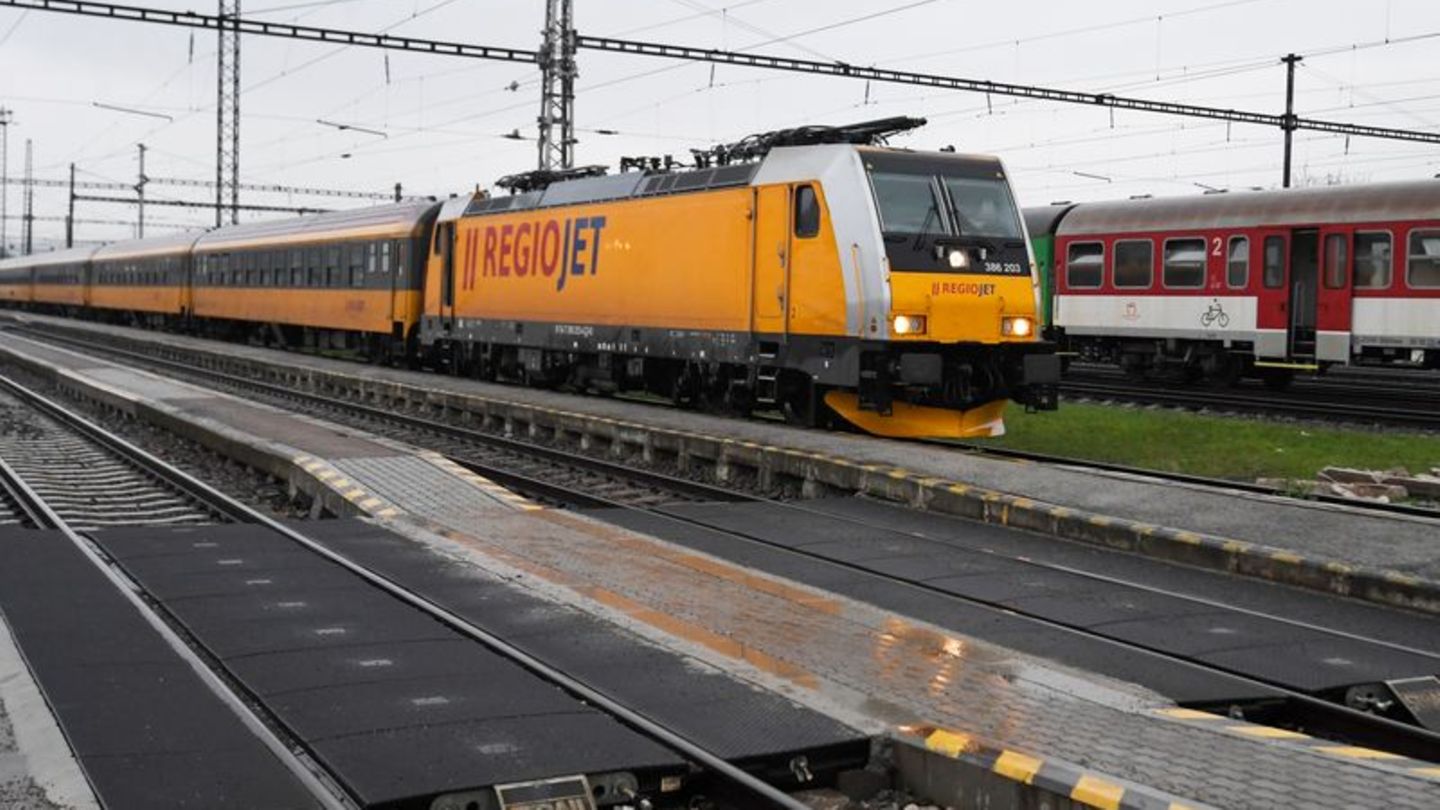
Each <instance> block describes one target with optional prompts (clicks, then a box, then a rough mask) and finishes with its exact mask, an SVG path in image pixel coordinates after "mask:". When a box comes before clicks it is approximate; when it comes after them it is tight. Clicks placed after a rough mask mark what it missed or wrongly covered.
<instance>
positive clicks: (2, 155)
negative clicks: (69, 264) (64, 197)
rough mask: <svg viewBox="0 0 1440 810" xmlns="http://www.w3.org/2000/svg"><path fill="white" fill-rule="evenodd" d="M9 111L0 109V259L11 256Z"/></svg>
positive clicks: (10, 120)
mask: <svg viewBox="0 0 1440 810" xmlns="http://www.w3.org/2000/svg"><path fill="white" fill-rule="evenodd" d="M10 115H11V113H10V111H9V110H7V109H5V108H3V107H0V259H3V258H5V257H6V256H8V255H9V254H10V248H9V247H8V245H7V244H6V236H7V234H6V233H5V230H6V229H5V223H6V218H7V217H8V216H9V213H10V211H9V208H8V204H9V201H10V124H11V123H12V122H13V120H14V119H12V118H11V117H10Z"/></svg>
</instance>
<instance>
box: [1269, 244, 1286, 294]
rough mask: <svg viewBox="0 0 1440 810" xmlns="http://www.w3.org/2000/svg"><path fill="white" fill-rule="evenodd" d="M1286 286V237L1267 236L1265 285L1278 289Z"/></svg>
mask: <svg viewBox="0 0 1440 810" xmlns="http://www.w3.org/2000/svg"><path fill="white" fill-rule="evenodd" d="M1284 286H1285V237H1283V236H1267V237H1265V287H1266V288H1267V289H1271V290H1278V289H1280V288H1281V287H1284Z"/></svg>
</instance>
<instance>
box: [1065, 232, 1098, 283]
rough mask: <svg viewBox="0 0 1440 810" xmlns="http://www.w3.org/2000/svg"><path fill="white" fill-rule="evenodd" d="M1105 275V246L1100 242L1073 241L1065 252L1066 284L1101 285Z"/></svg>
mask: <svg viewBox="0 0 1440 810" xmlns="http://www.w3.org/2000/svg"><path fill="white" fill-rule="evenodd" d="M1104 276H1105V246H1104V245H1103V244H1101V243H1099V242H1071V243H1070V247H1069V248H1068V249H1067V250H1066V253H1065V285H1066V286H1067V287H1071V288H1085V287H1099V286H1100V283H1101V281H1102V280H1103V279H1104Z"/></svg>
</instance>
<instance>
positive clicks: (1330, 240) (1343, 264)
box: [1325, 233, 1350, 290]
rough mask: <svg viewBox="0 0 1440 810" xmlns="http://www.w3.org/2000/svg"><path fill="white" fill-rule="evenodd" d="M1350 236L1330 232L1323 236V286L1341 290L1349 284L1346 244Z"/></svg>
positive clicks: (1348, 260)
mask: <svg viewBox="0 0 1440 810" xmlns="http://www.w3.org/2000/svg"><path fill="white" fill-rule="evenodd" d="M1349 241H1350V237H1349V236H1348V235H1346V234H1343V233H1332V234H1330V235H1329V236H1327V237H1325V288H1326V289H1330V290H1343V289H1345V288H1346V287H1348V286H1350V257H1349V255H1348V251H1349V247H1348V245H1347V244H1346V243H1347V242H1349Z"/></svg>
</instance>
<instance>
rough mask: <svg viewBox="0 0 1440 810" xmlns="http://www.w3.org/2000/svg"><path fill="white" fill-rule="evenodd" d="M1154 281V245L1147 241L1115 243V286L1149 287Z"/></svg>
mask: <svg viewBox="0 0 1440 810" xmlns="http://www.w3.org/2000/svg"><path fill="white" fill-rule="evenodd" d="M1154 280H1155V245H1154V243H1152V242H1151V241H1150V240H1149V239H1144V240H1126V241H1123V242H1116V243H1115V286H1116V287H1131V288H1135V287H1149V286H1150V284H1151V282H1153V281H1154Z"/></svg>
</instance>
